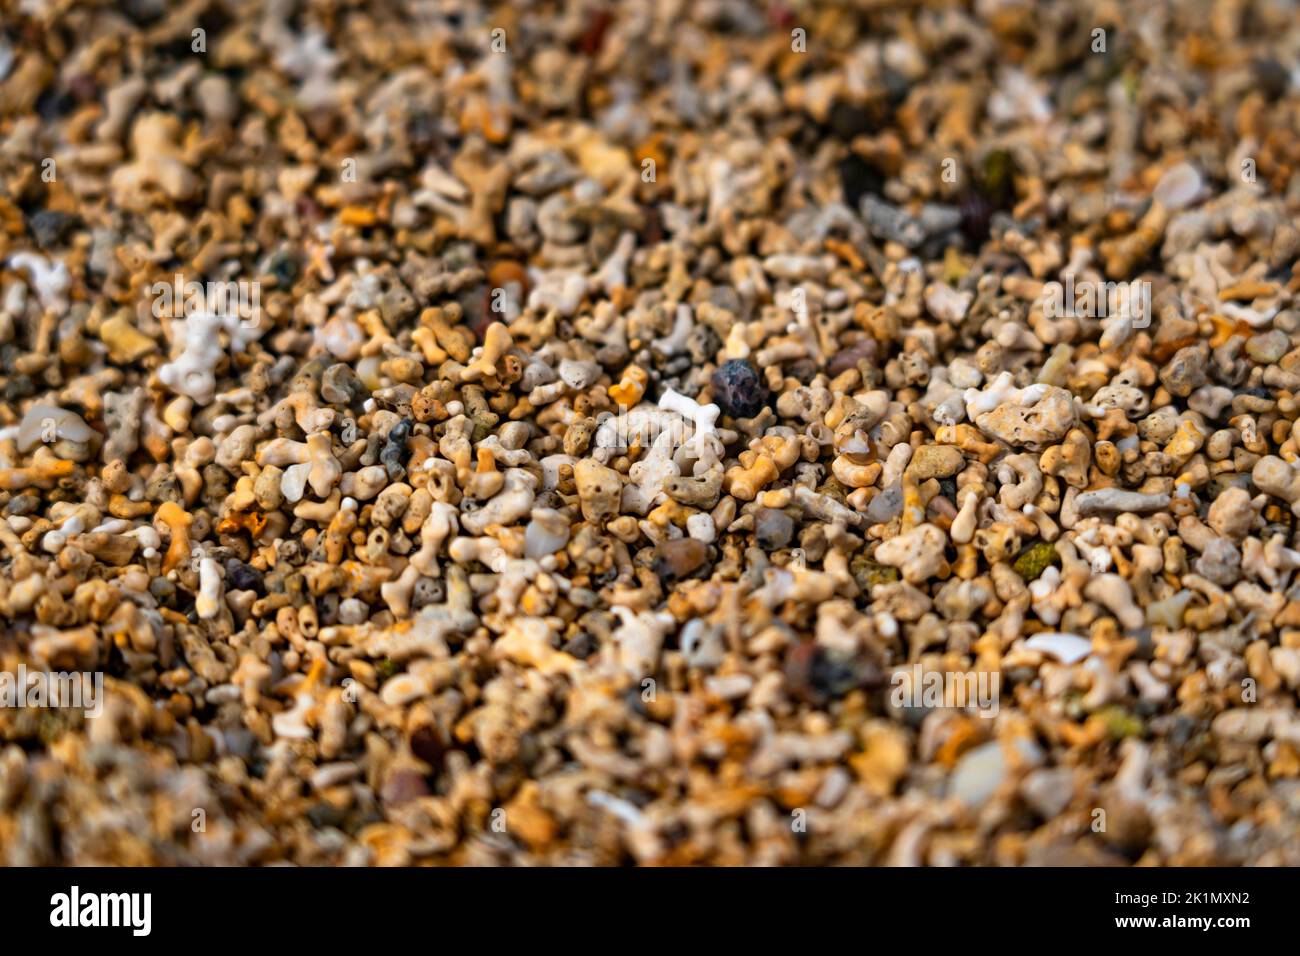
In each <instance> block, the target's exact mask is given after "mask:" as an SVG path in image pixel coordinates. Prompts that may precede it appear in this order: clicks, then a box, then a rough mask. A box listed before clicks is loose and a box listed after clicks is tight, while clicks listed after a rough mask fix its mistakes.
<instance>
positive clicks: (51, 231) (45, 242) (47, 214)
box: [27, 209, 77, 249]
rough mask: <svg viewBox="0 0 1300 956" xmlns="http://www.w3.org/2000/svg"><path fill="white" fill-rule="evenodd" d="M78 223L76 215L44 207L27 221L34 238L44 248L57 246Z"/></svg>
mask: <svg viewBox="0 0 1300 956" xmlns="http://www.w3.org/2000/svg"><path fill="white" fill-rule="evenodd" d="M76 223H77V217H76V216H74V215H72V214H71V213H66V212H58V211H57V210H53V209H42V210H41V211H40V212H38V213H37V214H36V215H34V216H32V218H31V219H29V220H28V221H27V225H28V226H29V227H30V228H31V231H32V238H33V239H35V240H36V244H37V245H38V246H40V247H41V248H42V249H49V248H52V247H53V246H57V245H58V244H59V243H60V242H62V241H63V237H64V236H66V235H67V234H68V231H69V230H70V229H72V227H73V226H75V225H76Z"/></svg>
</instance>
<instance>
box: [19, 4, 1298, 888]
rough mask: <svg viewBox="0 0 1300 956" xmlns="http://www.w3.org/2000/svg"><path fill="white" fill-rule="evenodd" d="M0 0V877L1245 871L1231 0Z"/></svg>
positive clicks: (1250, 390)
mask: <svg viewBox="0 0 1300 956" xmlns="http://www.w3.org/2000/svg"><path fill="white" fill-rule="evenodd" d="M4 6H5V7H6V8H7V13H6V15H5V16H4V17H3V18H0V659H3V669H4V671H5V672H7V673H11V672H15V671H16V670H17V669H18V667H19V666H20V665H22V666H24V667H29V668H35V669H44V670H49V671H58V672H93V673H95V674H100V675H103V687H104V690H103V699H102V701H100V704H101V705H102V706H101V707H100V708H98V710H99V712H98V713H95V714H87V713H82V712H77V711H75V710H71V709H68V708H61V709H52V708H43V709H42V708H21V707H13V706H10V707H6V708H3V709H0V861H2V862H4V863H6V864H10V865H23V864H58V863H75V864H195V863H197V864H203V863H220V864H260V863H273V862H291V863H299V864H379V865H384V864H510V863H521V862H522V863H548V864H575V863H576V864H598V865H608V864H619V863H641V864H659V865H665V864H666V865H673V864H695V863H711V864H793V863H860V864H885V863H888V864H944V865H946V864H1044V863H1074V864H1130V863H1142V864H1264V863H1273V864H1278V863H1284V864H1290V865H1298V864H1300V711H1298V710H1297V690H1298V689H1300V598H1298V596H1297V595H1296V593H1295V591H1294V585H1293V580H1294V572H1295V571H1296V569H1297V568H1300V550H1297V546H1300V537H1298V532H1300V528H1298V527H1297V515H1300V427H1298V426H1297V422H1300V395H1298V394H1297V393H1298V392H1300V308H1298V307H1297V301H1298V299H1297V297H1298V295H1300V271H1298V270H1297V268H1296V262H1297V257H1298V256H1300V230H1298V229H1297V225H1296V222H1297V212H1300V140H1298V139H1297V135H1296V134H1297V130H1298V129H1300V70H1297V68H1296V63H1297V62H1300V25H1298V24H1297V22H1296V20H1295V19H1294V17H1293V15H1292V13H1290V12H1288V11H1287V9H1286V5H1285V4H1278V5H1276V6H1274V5H1271V4H1268V3H1258V2H1251V0H1243V2H1240V3H1216V4H1214V5H1212V6H1213V12H1212V14H1211V15H1209V16H1203V15H1202V14H1201V13H1200V12H1198V11H1195V10H1190V9H1184V8H1181V7H1180V6H1179V5H1169V6H1165V5H1164V4H1158V3H1147V2H1143V0H1138V2H1134V3H1127V4H1124V5H1123V10H1122V18H1121V11H1120V9H1119V8H1117V7H1115V6H1114V5H1112V4H1108V3H1096V4H1091V3H1074V2H1054V0H1049V2H1045V3H1033V4H1028V3H1022V2H1019V0H980V2H977V3H975V4H974V5H973V7H967V6H965V5H953V6H945V5H932V4H918V5H917V6H916V8H915V9H912V8H910V7H909V6H907V5H892V4H881V5H876V4H858V3H835V2H827V3H818V4H810V5H804V4H799V3H784V2H776V0H773V2H768V3H744V2H739V0H715V2H702V3H691V4H680V3H663V2H660V0H626V2H620V3H617V4H605V3H598V2H587V0H567V2H542V3H523V2H511V3H504V4H492V5H486V4H481V3H478V2H476V0H469V2H461V0H455V2H452V0H445V2H444V0H430V2H422V3H409V4H397V3H373V4H339V3H334V2H327V0H303V2H299V3H294V2H290V0H267V2H238V0H192V2H185V3H180V4H165V3H163V2H161V0H126V2H120V0H113V2H89V3H87V2H79V3H75V4H71V3H63V2H58V0H33V2H23V3H5V4H4ZM1099 38H1100V42H1099ZM1067 278H1068V279H1069V281H1070V282H1071V283H1072V284H1073V285H1074V286H1084V285H1088V284H1091V285H1092V286H1093V287H1098V288H1100V287H1104V285H1105V284H1106V283H1126V284H1130V283H1131V284H1136V285H1134V286H1133V287H1135V288H1137V287H1141V288H1144V289H1146V290H1147V291H1148V292H1149V295H1150V308H1149V311H1147V312H1146V313H1140V312H1134V311H1131V310H1130V311H1116V312H1112V313H1108V314H1097V312H1098V310H1096V309H1093V310H1091V312H1090V311H1089V310H1087V309H1084V310H1076V309H1072V308H1067V309H1064V310H1061V309H1054V308H1053V307H1052V303H1051V286H1050V285H1049V284H1050V283H1054V282H1060V281H1062V280H1065V279H1067ZM174 281H176V282H178V283H182V284H181V285H178V286H177V288H178V290H181V289H184V288H186V287H187V286H186V285H184V284H186V283H189V282H191V281H192V282H197V283H201V284H206V283H213V282H217V283H228V284H232V285H239V287H240V288H241V289H242V290H244V291H248V290H252V293H253V299H254V301H255V308H254V309H253V310H252V312H251V313H249V314H236V313H234V312H230V311H221V310H219V309H218V310H213V309H210V308H207V307H206V305H207V300H206V299H203V300H201V301H200V302H199V304H198V305H197V306H194V303H192V302H190V301H189V300H188V299H187V297H186V296H185V295H180V296H177V297H174V298H172V299H171V301H170V302H169V303H168V304H167V306H166V307H165V308H161V309H160V308H159V307H158V303H159V300H160V297H161V296H163V295H164V293H163V292H161V291H159V289H160V288H161V289H164V290H165V289H167V288H170V287H171V285H172V283H173V282H174ZM204 288H207V286H206V285H204ZM191 306H194V307H191ZM918 667H919V668H920V670H921V671H924V672H927V673H937V674H941V675H947V676H948V677H952V676H953V675H956V676H957V677H959V678H960V677H961V676H962V675H969V676H970V677H971V678H972V679H975V678H979V679H981V680H986V681H987V683H988V685H989V686H990V687H991V688H992V689H993V690H994V691H996V694H995V697H994V698H993V699H991V700H987V701H984V702H983V704H984V705H988V706H984V707H983V708H982V709H980V708H976V707H973V706H966V705H969V704H970V701H969V700H967V701H965V702H964V703H963V702H962V701H959V700H956V699H949V697H945V696H941V697H940V698H938V699H930V698H926V699H918V698H916V697H911V698H908V697H906V695H904V697H905V699H904V700H903V702H902V703H901V704H900V703H899V700H898V692H899V691H900V690H907V689H908V688H907V686H906V684H905V683H900V680H899V676H898V675H900V674H907V673H916V672H917V671H916V670H914V669H915V668H918ZM946 686H948V688H949V691H951V690H952V688H953V687H955V686H960V682H959V681H958V682H955V683H950V684H948V685H946ZM981 686H983V685H981ZM949 691H945V692H944V693H945V694H949ZM949 696H951V694H949Z"/></svg>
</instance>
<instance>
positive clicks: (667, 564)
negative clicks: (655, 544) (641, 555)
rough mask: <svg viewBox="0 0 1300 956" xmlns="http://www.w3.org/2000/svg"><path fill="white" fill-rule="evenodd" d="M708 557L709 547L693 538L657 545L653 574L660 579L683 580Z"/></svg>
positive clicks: (676, 539) (678, 539)
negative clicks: (657, 550) (657, 552)
mask: <svg viewBox="0 0 1300 956" xmlns="http://www.w3.org/2000/svg"><path fill="white" fill-rule="evenodd" d="M708 556H709V546H708V545H707V544H705V543H704V542H703V541H697V540H695V539H694V538H675V539H674V540H672V541H665V542H663V543H662V544H660V545H659V558H658V560H656V561H655V573H656V574H658V575H659V576H660V577H661V578H684V577H686V576H687V575H688V574H691V573H692V572H693V571H696V570H698V569H699V567H700V565H702V564H703V563H704V562H705V560H706V559H707V558H708Z"/></svg>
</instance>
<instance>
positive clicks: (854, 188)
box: [839, 153, 885, 212]
mask: <svg viewBox="0 0 1300 956" xmlns="http://www.w3.org/2000/svg"><path fill="white" fill-rule="evenodd" d="M839 172H840V189H841V190H842V191H843V193H844V203H845V205H847V206H848V207H849V208H850V209H852V210H854V211H855V212H856V211H857V208H858V203H859V202H860V201H861V200H862V197H863V196H866V195H871V196H879V195H880V194H881V192H882V191H883V190H884V188H885V177H884V176H883V175H882V174H881V172H880V170H879V169H877V168H876V167H875V166H873V165H872V164H871V163H869V162H867V161H866V160H865V159H863V158H862V157H861V156H859V155H858V154H857V153H850V154H849V155H848V156H845V157H844V158H843V159H841V160H840V164H839Z"/></svg>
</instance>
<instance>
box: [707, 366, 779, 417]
mask: <svg viewBox="0 0 1300 956" xmlns="http://www.w3.org/2000/svg"><path fill="white" fill-rule="evenodd" d="M712 384H713V400H714V401H715V402H717V403H718V407H719V408H721V409H722V411H723V412H724V413H725V414H727V415H730V416H731V417H732V418H753V417H754V416H755V415H757V414H758V413H759V412H761V411H762V410H763V409H764V408H766V407H767V403H768V401H769V399H770V395H769V393H768V390H767V384H766V383H765V382H764V381H763V377H762V376H761V375H759V373H758V369H756V368H754V366H753V365H752V364H750V362H749V361H748V360H747V359H732V360H731V361H729V362H723V363H722V366H721V367H720V368H719V369H718V370H717V371H716V372H714V373H713V381H712Z"/></svg>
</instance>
